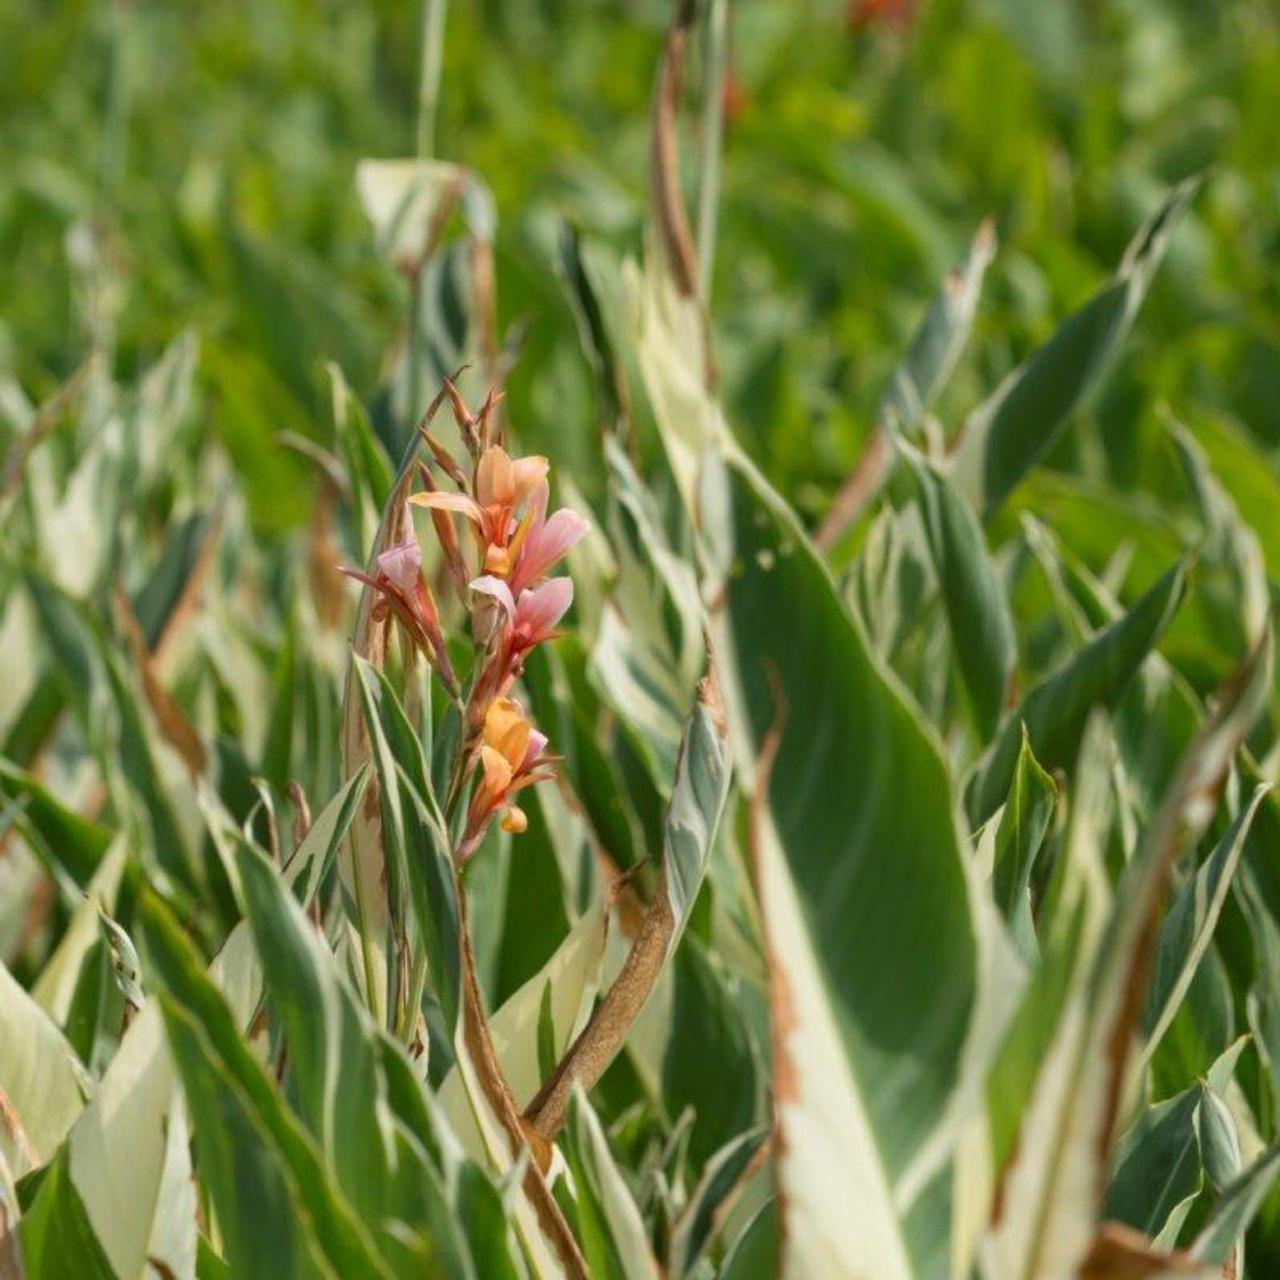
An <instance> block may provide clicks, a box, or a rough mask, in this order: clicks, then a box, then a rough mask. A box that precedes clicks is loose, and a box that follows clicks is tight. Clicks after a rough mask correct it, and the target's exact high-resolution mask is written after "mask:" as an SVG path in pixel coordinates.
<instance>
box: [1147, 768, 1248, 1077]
mask: <svg viewBox="0 0 1280 1280" xmlns="http://www.w3.org/2000/svg"><path fill="white" fill-rule="evenodd" d="M1269 790H1270V788H1269V786H1268V785H1266V784H1263V785H1260V786H1258V787H1255V788H1254V792H1253V795H1252V796H1251V797H1250V798H1249V802H1248V803H1247V804H1246V805H1245V806H1244V808H1243V809H1242V810H1241V811H1240V816H1239V817H1238V818H1237V819H1236V820H1235V822H1234V823H1232V825H1231V829H1230V830H1229V831H1228V832H1227V833H1226V835H1224V836H1223V837H1222V839H1221V840H1220V841H1219V842H1218V844H1217V846H1216V847H1215V848H1214V850H1213V852H1212V853H1211V854H1210V855H1209V857H1208V858H1206V859H1205V861H1204V862H1203V863H1202V864H1201V865H1200V866H1199V867H1197V868H1196V871H1195V874H1194V875H1193V876H1191V878H1190V879H1189V880H1188V881H1187V883H1186V884H1185V885H1184V886H1183V887H1182V889H1181V891H1180V892H1179V893H1178V896H1177V898H1175V899H1174V902H1173V905H1172V906H1171V907H1170V908H1169V911H1168V914H1167V915H1166V916H1165V918H1164V921H1163V923H1162V924H1161V926H1160V942H1159V945H1158V948H1157V951H1156V968H1155V976H1154V978H1153V979H1152V984H1151V994H1150V996H1149V997H1148V1000H1147V1013H1146V1018H1145V1022H1146V1027H1145V1033H1146V1046H1145V1048H1144V1050H1143V1060H1144V1061H1146V1062H1149V1061H1150V1060H1151V1057H1152V1055H1153V1054H1154V1053H1155V1051H1156V1048H1157V1047H1158V1046H1159V1044H1160V1040H1161V1037H1162V1036H1163V1035H1164V1033H1165V1032H1166V1031H1167V1030H1168V1029H1169V1026H1170V1024H1171V1023H1172V1022H1173V1019H1174V1016H1175V1014H1176V1013H1177V1012H1178V1007H1179V1006H1180V1005H1181V1003H1182V1001H1183V1000H1184V999H1185V997H1186V994H1187V991H1188V990H1189V989H1190V987H1191V980H1192V979H1193V978H1194V977H1195V973H1196V969H1197V968H1198V967H1199V964H1200V961H1201V960H1202V959H1203V958H1204V955H1205V952H1206V951H1207V950H1208V948H1209V943H1210V942H1211V941H1212V940H1213V932H1214V930H1215V929H1216V928H1217V925H1218V918H1219V916H1220V915H1221V914H1222V908H1223V906H1224V905H1225V904H1226V900H1227V894H1228V893H1229V892H1230V890H1231V881H1232V877H1233V876H1234V875H1235V871H1236V867H1238V866H1239V865H1240V858H1241V857H1242V855H1243V853H1244V845H1245V840H1246V838H1247V836H1248V834H1249V828H1250V826H1251V825H1252V823H1253V818H1254V815H1255V814H1256V813H1257V812H1258V806H1259V805H1260V804H1261V803H1262V800H1263V797H1264V796H1265V795H1266V794H1267V792H1268V791H1269Z"/></svg>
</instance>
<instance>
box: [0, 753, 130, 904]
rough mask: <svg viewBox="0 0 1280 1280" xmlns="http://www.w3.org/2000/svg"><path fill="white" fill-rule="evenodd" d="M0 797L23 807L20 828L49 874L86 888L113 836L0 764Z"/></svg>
mask: <svg viewBox="0 0 1280 1280" xmlns="http://www.w3.org/2000/svg"><path fill="white" fill-rule="evenodd" d="M0 794H3V795H6V796H9V797H10V798H11V799H13V800H15V801H17V802H18V803H19V804H20V805H21V809H20V815H21V816H20V817H19V819H18V825H19V827H20V828H21V829H24V830H26V831H27V832H29V833H30V836H31V837H32V844H33V845H34V847H35V849H36V850H37V852H40V853H41V854H43V855H44V857H45V861H46V863H47V865H48V866H49V868H50V870H51V871H53V872H54V873H55V874H57V875H59V876H61V877H63V878H65V879H67V880H70V881H71V883H73V884H75V885H78V886H81V887H84V886H86V885H87V884H88V883H89V881H90V880H91V879H92V877H93V874H94V872H95V871H96V870H97V868H98V864H99V863H100V862H101V861H102V859H103V857H104V855H105V854H106V852H107V848H108V846H109V845H110V844H111V834H112V833H111V832H110V831H109V830H108V829H107V828H106V827H103V826H101V825H100V824H98V823H97V822H93V821H91V820H90V819H88V818H83V817H81V816H80V815H79V814H78V813H76V812H74V810H71V809H68V808H67V807H66V805H64V804H63V803H62V801H61V800H59V799H58V798H57V797H56V796H55V795H54V794H53V793H52V792H51V791H50V790H49V789H48V788H47V787H45V786H44V785H43V784H42V783H41V782H39V781H38V780H37V779H35V778H34V777H32V776H31V774H29V773H27V772H25V771H24V770H22V769H18V768H16V767H15V766H14V765H12V764H10V763H9V762H8V761H7V760H0Z"/></svg>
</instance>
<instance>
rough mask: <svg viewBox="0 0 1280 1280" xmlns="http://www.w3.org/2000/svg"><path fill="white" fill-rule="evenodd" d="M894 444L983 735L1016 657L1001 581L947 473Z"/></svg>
mask: <svg viewBox="0 0 1280 1280" xmlns="http://www.w3.org/2000/svg"><path fill="white" fill-rule="evenodd" d="M898 451H899V455H900V456H901V457H902V459H903V460H904V461H905V463H906V464H907V469H908V470H909V471H910V473H911V475H912V477H913V479H914V480H915V485H916V493H917V495H918V497H919V500H920V509H921V512H922V513H923V516H924V528H925V533H926V535H927V540H928V545H929V551H930V554H931V555H932V557H933V567H934V571H935V572H936V573H937V576H938V585H939V588H940V591H941V594H942V602H943V605H944V607H945V609H946V612H947V622H948V625H949V626H950V628H951V642H952V646H953V648H954V650H955V655H956V661H957V664H958V665H959V668H960V674H961V677H962V679H963V680H964V686H965V689H966V691H967V693H968V700H969V706H970V709H971V710H972V713H973V719H974V725H975V728H976V729H977V731H978V735H979V738H980V739H981V740H982V741H984V742H986V741H989V740H990V739H991V737H992V736H993V735H994V734H995V731H996V726H997V724H998V723H999V720H1000V713H1001V712H1002V711H1003V710H1004V705H1005V700H1006V697H1007V695H1008V692H1009V687H1010V682H1011V681H1012V678H1013V668H1014V662H1015V660H1016V658H1017V647H1016V644H1015V641H1014V635H1013V618H1012V615H1011V614H1010V612H1009V601H1008V599H1007V598H1006V596H1005V591H1004V584H1003V583H1002V582H1001V581H1000V576H999V574H998V573H997V572H996V568H995V565H994V564H993V563H992V560H991V557H990V555H989V554H988V552H987V544H986V539H985V537H984V535H983V532H982V526H981V525H980V524H979V523H978V518H977V516H975V515H974V513H973V509H972V508H971V507H970V506H969V504H968V502H966V501H965V499H964V498H963V497H961V495H960V493H959V492H958V490H957V489H956V488H955V486H954V485H953V484H952V483H951V481H950V480H949V479H948V478H947V476H946V474H945V473H944V472H943V471H941V470H940V469H939V468H937V467H935V466H934V465H933V464H932V463H931V462H929V461H928V460H927V459H925V458H924V457H923V456H921V455H920V454H919V453H917V452H916V450H914V449H913V448H912V447H911V446H910V445H908V444H906V443H905V442H902V443H900V444H899V450H898Z"/></svg>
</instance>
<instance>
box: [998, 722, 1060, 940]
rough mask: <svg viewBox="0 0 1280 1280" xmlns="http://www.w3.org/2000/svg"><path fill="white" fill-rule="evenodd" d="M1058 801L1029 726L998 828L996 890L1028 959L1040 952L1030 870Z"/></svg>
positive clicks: (1024, 727)
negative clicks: (1034, 921) (1036, 749)
mask: <svg viewBox="0 0 1280 1280" xmlns="http://www.w3.org/2000/svg"><path fill="white" fill-rule="evenodd" d="M1057 802H1058V788H1057V785H1056V784H1055V783H1054V781H1053V779H1052V778H1051V777H1050V776H1049V775H1048V774H1047V773H1046V772H1045V771H1044V770H1043V769H1042V768H1041V767H1040V762H1039V761H1038V760H1037V759H1036V758H1035V755H1034V753H1033V752H1032V750H1031V742H1030V739H1029V737H1028V734H1027V730H1026V726H1025V725H1023V728H1022V745H1021V746H1020V747H1019V748H1018V763H1017V766H1016V767H1015V768H1014V772H1013V786H1012V788H1011V789H1010V792H1009V798H1008V799H1007V800H1006V801H1005V804H1004V809H1003V810H1002V812H1001V815H1000V823H999V826H998V827H997V828H996V837H995V853H994V862H993V870H992V883H991V887H992V891H993V893H994V894H995V900H996V905H997V906H998V907H999V908H1000V912H1001V914H1002V915H1003V916H1004V918H1005V920H1006V921H1007V922H1008V924H1009V926H1010V929H1011V931H1012V933H1013V935H1014V938H1015V939H1016V941H1017V945H1018V949H1019V952H1020V953H1021V955H1022V956H1023V958H1024V959H1026V960H1034V958H1035V954H1036V933H1035V925H1034V923H1033V922H1032V919H1031V890H1030V883H1031V873H1032V871H1033V870H1034V869H1035V863H1036V858H1037V857H1038V855H1039V853H1040V850H1041V847H1042V846H1043V845H1044V840H1045V836H1046V835H1047V834H1048V831H1049V823H1050V821H1051V820H1052V818H1053V811H1054V808H1055V807H1056V805H1057Z"/></svg>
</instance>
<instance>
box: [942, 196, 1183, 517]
mask: <svg viewBox="0 0 1280 1280" xmlns="http://www.w3.org/2000/svg"><path fill="white" fill-rule="evenodd" d="M1199 186H1200V180H1199V179H1198V178H1191V179H1188V180H1187V181H1186V182H1183V183H1181V184H1179V185H1178V186H1176V187H1174V188H1173V190H1172V191H1171V192H1170V193H1169V195H1168V196H1167V197H1166V198H1165V200H1164V203H1163V204H1161V206H1160V208H1159V209H1157V210H1156V212H1155V213H1154V214H1153V215H1152V216H1151V217H1150V218H1149V219H1148V220H1147V221H1146V222H1145V223H1144V224H1143V225H1142V227H1141V228H1139V230H1138V232H1137V234H1136V235H1135V236H1134V238H1133V239H1132V241H1130V243H1129V246H1128V248H1127V249H1126V250H1125V255H1124V259H1123V260H1122V262H1121V263H1120V267H1119V269H1118V270H1117V272H1116V275H1115V278H1114V279H1113V281H1112V282H1111V283H1110V284H1108V285H1107V286H1106V287H1105V288H1104V289H1103V290H1102V291H1101V292H1099V293H1098V294H1096V295H1095V296H1094V297H1093V299H1092V300H1091V301H1089V302H1088V303H1086V304H1085V306H1084V307H1082V308H1081V309H1080V310H1079V311H1077V312H1076V313H1075V314H1074V315H1072V316H1071V317H1070V318H1069V319H1068V320H1067V321H1066V322H1065V323H1064V324H1063V325H1062V327H1061V328H1060V329H1059V330H1058V331H1057V333H1055V334H1054V336H1053V337H1052V338H1051V339H1050V340H1049V341H1048V342H1047V343H1046V344H1045V345H1044V346H1043V347H1041V348H1040V349H1039V350H1038V351H1037V352H1036V353H1035V354H1034V355H1033V356H1032V357H1031V359H1030V360H1028V361H1027V362H1026V363H1025V364H1023V365H1021V366H1020V367H1019V368H1017V369H1015V370H1014V371H1013V372H1012V373H1011V374H1009V376H1008V377H1007V378H1006V379H1005V380H1004V382H1003V383H1001V385H1000V387H999V388H998V389H997V390H996V392H995V394H994V395H992V396H991V397H990V398H989V399H988V400H987V401H986V402H985V403H984V404H982V405H980V406H979V407H978V408H977V409H975V410H974V412H973V413H972V414H971V415H970V417H969V419H968V421H967V422H966V423H965V425H964V427H963V429H962V434H961V437H960V443H959V446H958V448H957V449H956V451H955V454H954V455H953V463H952V465H953V474H954V476H955V480H956V484H957V485H958V486H959V488H960V490H961V492H962V493H964V494H965V496H966V497H968V499H969V500H970V502H972V503H973V505H974V506H975V507H976V508H977V509H978V510H980V511H982V512H984V513H985V515H986V516H987V518H990V516H991V515H992V514H993V513H994V511H995V510H996V508H997V507H999V506H1000V504H1001V503H1002V502H1003V501H1004V500H1005V498H1006V497H1008V495H1009V494H1010V493H1011V492H1012V490H1013V489H1014V487H1015V486H1016V485H1017V483H1018V481H1019V480H1021V479H1022V477H1023V476H1024V475H1026V473H1027V472H1028V471H1030V470H1031V469H1032V468H1033V467H1034V466H1035V465H1036V463H1038V462H1039V461H1040V460H1041V459H1042V458H1043V457H1044V455H1045V454H1046V453H1048V452H1049V450H1050V449H1051V448H1052V447H1053V445H1054V443H1055V442H1056V440H1057V439H1058V437H1059V436H1060V435H1061V434H1062V432H1063V431H1064V430H1065V429H1066V426H1067V423H1068V421H1069V420H1070V416H1071V413H1072V411H1073V410H1074V409H1075V408H1076V407H1077V406H1078V405H1079V404H1080V402H1081V401H1082V400H1083V399H1084V397H1085V396H1086V395H1087V394H1088V392H1089V391H1091V390H1092V389H1093V388H1094V387H1095V386H1096V385H1097V383H1098V381H1099V380H1100V378H1101V376H1102V374H1103V372H1104V371H1105V370H1106V369H1107V368H1108V366H1109V365H1110V362H1111V359H1112V357H1113V355H1114V353H1115V351H1116V350H1117V348H1118V347H1119V346H1120V344H1121V343H1122V342H1123V341H1124V339H1125V337H1126V336H1127V334H1128V332H1129V329H1130V327H1131V326H1132V324H1133V320H1134V317H1135V316H1136V315H1137V312H1138V308H1139V307H1140V306H1141V305H1142V300H1143V299H1144V298H1145V296H1146V293H1147V289H1148V288H1149V286H1150V284H1151V280H1152V277H1153V276H1154V275H1155V272H1156V269H1157V267H1159V265H1160V261H1161V259H1162V258H1163V257H1164V254H1165V250H1166V249H1167V248H1168V245H1169V240H1170V239H1171V237H1172V235H1173V232H1174V231H1175V230H1176V228H1177V226H1178V223H1179V222H1180V221H1181V219H1182V215H1183V214H1184V213H1185V211H1186V208H1187V206H1188V205H1189V204H1190V202H1191V200H1192V198H1193V197H1194V195H1195V193H1196V191H1197V190H1198V188H1199Z"/></svg>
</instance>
